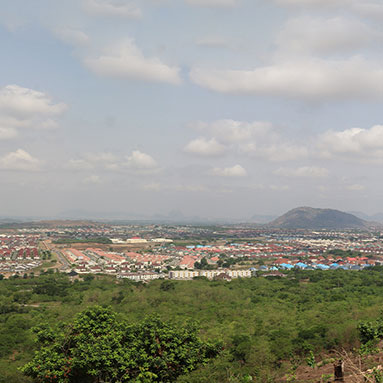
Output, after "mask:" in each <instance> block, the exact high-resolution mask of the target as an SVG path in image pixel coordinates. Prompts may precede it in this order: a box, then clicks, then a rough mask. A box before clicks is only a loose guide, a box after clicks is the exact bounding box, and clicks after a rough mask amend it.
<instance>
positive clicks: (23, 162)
mask: <svg viewBox="0 0 383 383" xmlns="http://www.w3.org/2000/svg"><path fill="white" fill-rule="evenodd" d="M40 165H41V162H40V160H38V159H37V158H35V157H32V156H31V155H30V154H29V153H28V152H26V151H25V150H23V149H17V150H16V151H15V152H10V153H8V154H6V155H4V156H2V157H0V169H2V170H21V171H37V170H39V169H40Z"/></svg>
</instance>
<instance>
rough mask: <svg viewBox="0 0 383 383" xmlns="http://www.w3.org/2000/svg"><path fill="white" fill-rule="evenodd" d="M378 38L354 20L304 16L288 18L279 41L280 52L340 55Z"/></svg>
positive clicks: (366, 26)
mask: <svg viewBox="0 0 383 383" xmlns="http://www.w3.org/2000/svg"><path fill="white" fill-rule="evenodd" d="M377 37H379V35H378V33H377V32H375V31H374V30H372V29H371V27H369V26H368V25H366V24H364V23H362V22H360V21H357V20H355V19H346V18H344V17H332V18H329V19H325V18H318V17H317V18H313V17H309V16H301V17H297V18H294V19H290V20H288V21H287V23H286V25H285V26H284V27H283V28H282V29H281V31H280V32H279V34H278V37H277V40H276V43H277V45H278V49H279V51H280V52H283V53H284V54H287V55H290V54H292V53H293V54H308V53H314V54H329V53H336V54H339V53H341V52H352V51H354V50H356V49H358V48H362V47H364V46H366V45H368V44H370V43H372V42H373V41H374V39H375V38H377ZM380 39H381V35H380Z"/></svg>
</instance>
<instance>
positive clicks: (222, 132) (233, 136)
mask: <svg viewBox="0 0 383 383" xmlns="http://www.w3.org/2000/svg"><path fill="white" fill-rule="evenodd" d="M191 127H193V128H195V129H197V130H202V131H206V132H208V133H209V134H211V135H212V136H214V137H216V138H218V139H219V140H220V141H222V142H224V143H239V142H244V141H249V140H251V139H256V138H261V137H265V136H266V135H270V134H272V133H271V130H272V124H271V123H269V122H264V121H253V122H247V121H235V120H230V119H226V120H217V121H213V122H203V121H199V122H196V123H194V124H191Z"/></svg>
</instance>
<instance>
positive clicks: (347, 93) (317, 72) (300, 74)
mask: <svg viewBox="0 0 383 383" xmlns="http://www.w3.org/2000/svg"><path fill="white" fill-rule="evenodd" d="M190 78H191V80H192V81H193V82H195V83H196V84H198V85H200V86H202V87H205V88H208V89H210V90H213V91H216V92H221V93H239V94H241V93H244V94H246V93H247V94H260V95H269V96H282V97H288V98H298V99H304V100H317V101H323V100H326V101H327V100H329V99H353V98H364V99H365V98H376V97H378V98H380V97H382V96H383V87H382V85H381V84H382V83H383V69H382V66H381V65H379V64H378V63H373V62H370V61H367V60H363V59H361V58H357V57H356V58H352V59H349V60H323V59H314V58H311V59H310V58H306V59H304V58H301V59H300V60H298V59H296V60H291V61H290V60H288V61H285V62H278V63H276V64H272V65H269V66H265V67H259V68H256V69H254V70H208V69H199V68H196V69H193V70H192V71H191V73H190Z"/></svg>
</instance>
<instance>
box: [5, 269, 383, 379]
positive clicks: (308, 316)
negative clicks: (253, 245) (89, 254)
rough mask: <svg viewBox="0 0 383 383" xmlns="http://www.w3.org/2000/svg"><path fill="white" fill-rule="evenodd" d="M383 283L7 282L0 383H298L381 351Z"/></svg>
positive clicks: (349, 278) (333, 279)
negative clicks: (340, 357) (300, 375)
mask: <svg viewBox="0 0 383 383" xmlns="http://www.w3.org/2000/svg"><path fill="white" fill-rule="evenodd" d="M382 281H383V268H381V267H376V268H372V269H366V270H363V271H360V272H350V271H345V270H333V271H332V270H329V271H326V272H323V271H299V270H294V271H290V272H286V274H285V277H284V278H279V277H274V278H271V277H269V278H265V277H262V276H259V277H257V278H249V279H237V280H233V281H231V282H225V281H208V280H204V279H197V280H192V281H168V280H156V281H153V282H151V283H149V284H142V283H134V282H129V281H124V282H121V283H118V284H116V281H115V279H114V278H111V277H107V276H98V277H96V278H93V277H92V276H90V275H88V276H84V280H77V281H71V280H70V279H69V277H67V276H65V275H62V274H47V275H42V276H40V277H35V278H26V279H23V278H15V279H9V280H1V281H0V310H1V311H0V312H1V315H0V382H1V383H32V382H39V383H48V382H51V383H72V382H90V383H93V382H100V381H108V382H111V383H117V382H138V381H140V382H153V383H154V382H178V383H180V382H182V383H212V382H220V383H243V382H259V383H264V382H270V383H272V382H275V383H277V382H286V381H291V382H292V381H298V380H292V379H293V378H294V376H295V373H296V371H298V372H299V370H296V369H297V368H298V366H300V365H303V366H304V365H305V366H306V367H307V363H306V360H309V362H310V363H311V364H312V365H313V363H314V362H315V363H318V364H319V362H320V363H322V361H324V360H325V355H328V353H330V354H331V353H333V350H342V349H346V350H353V349H358V350H361V351H360V352H363V353H364V354H363V355H365V354H366V353H367V352H370V351H369V348H368V347H370V345H371V346H372V349H373V348H374V347H376V344H377V343H374V342H375V340H376V341H379V339H381V338H382V337H383V325H382V324H383V321H382V320H383V317H382V305H383V283H382ZM100 305H102V307H103V308H100ZM106 307H109V309H104V308H106ZM153 315H155V318H156V319H154V320H153V319H152V318H153ZM145 318H147V319H145ZM196 321H197V322H198V323H199V324H198V325H197V327H195V326H194V325H193V324H191V323H190V322H196ZM366 321H367V322H366ZM368 321H372V322H371V323H372V325H371V324H369V323H370V322H368ZM64 323H65V324H64ZM361 323H362V324H363V323H367V325H364V326H362V327H361V326H360V325H361ZM376 326H378V327H376ZM360 329H362V330H363V333H362V334H361V332H360ZM369 329H372V330H373V331H372V334H373V339H372V341H373V342H372V343H368V347H367V346H363V347H362V348H360V342H361V341H365V340H366V339H367V340H368V341H370V340H371V339H370V338H369V335H370V333H371V331H370V333H369ZM145 333H147V334H150V337H149V338H145V339H144V338H143V337H142V334H145ZM361 335H363V337H361ZM366 336H367V337H366ZM89 339H91V341H86V340H89ZM183 339H187V343H185V341H184V340H183ZM66 340H68V341H69V342H66ZM63 342H64V343H63ZM133 346H134V347H133ZM132 347H133V348H132ZM37 350H40V351H39V352H38V353H37V354H36V353H35V351H37ZM108 350H114V352H112V351H110V355H108V352H109V351H108ZM358 352H359V351H358ZM313 355H314V358H313ZM185 356H186V357H185ZM312 359H315V361H313V360H312ZM326 360H327V359H326ZM48 362H49V363H48ZM323 363H324V362H323ZM23 366H24V368H23V369H22V367H23ZM369 368H370V367H369ZM23 371H24V373H23ZM42 372H44V374H42ZM121 372H124V374H123V376H125V377H123V378H121ZM118 374H120V375H118ZM79 376H80V377H81V379H80V380H79V379H78V377H79ZM117 376H119V377H118V378H117ZM139 376H141V377H140V378H138V377H139ZM33 377H35V378H33ZM36 377H38V378H36ZM85 377H86V378H85ZM141 378H142V379H141ZM144 378H145V379H144ZM97 379H99V380H97ZM108 379H109V380H108ZM118 379H122V380H118ZM137 379H141V380H137ZM288 379H289V380H288ZM304 381H305V382H306V383H307V382H308V380H304ZM315 381H316V382H317V381H319V380H318V379H317V380H315Z"/></svg>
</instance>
